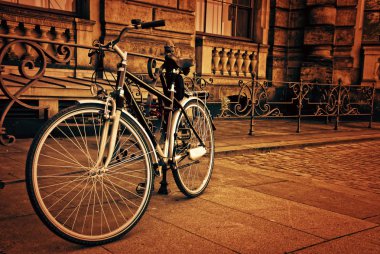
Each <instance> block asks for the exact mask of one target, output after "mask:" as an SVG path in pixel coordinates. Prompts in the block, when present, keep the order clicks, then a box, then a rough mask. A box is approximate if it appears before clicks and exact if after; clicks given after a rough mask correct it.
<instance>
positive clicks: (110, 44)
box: [88, 19, 165, 57]
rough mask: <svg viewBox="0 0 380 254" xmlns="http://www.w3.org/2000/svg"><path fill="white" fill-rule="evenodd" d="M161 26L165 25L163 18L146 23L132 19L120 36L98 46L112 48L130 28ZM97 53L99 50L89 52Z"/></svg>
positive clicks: (90, 54) (91, 53)
mask: <svg viewBox="0 0 380 254" xmlns="http://www.w3.org/2000/svg"><path fill="white" fill-rule="evenodd" d="M160 26H165V20H163V19H162V20H155V21H151V22H144V23H143V22H141V21H140V20H132V24H131V25H127V26H126V27H125V28H123V30H121V31H120V34H119V36H118V37H117V38H116V39H115V40H113V41H110V42H108V43H107V44H104V45H103V44H101V43H99V44H97V45H96V46H97V47H99V48H102V49H112V48H113V47H114V46H115V45H116V44H117V43H119V42H120V40H121V38H122V36H123V34H124V33H125V32H128V30H130V29H147V28H153V27H160ZM94 46H95V45H94ZM95 53H97V51H91V52H89V53H88V56H89V57H91V56H93V55H94V54H95Z"/></svg>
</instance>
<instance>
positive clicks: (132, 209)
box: [27, 105, 152, 244]
mask: <svg viewBox="0 0 380 254" xmlns="http://www.w3.org/2000/svg"><path fill="white" fill-rule="evenodd" d="M102 109H103V108H102V107H101V106H93V107H89V106H83V105H80V106H76V107H74V108H70V109H68V110H65V111H64V112H61V113H60V114H58V115H57V116H56V117H54V118H53V119H52V120H51V121H50V122H49V124H47V126H46V127H45V128H44V129H43V130H42V132H41V133H40V134H39V135H38V136H37V137H36V140H35V141H34V142H33V144H32V147H31V150H30V152H29V156H28V162H27V183H28V185H27V186H28V192H29V196H30V199H31V201H32V204H33V207H34V208H35V210H36V212H37V214H38V215H39V217H40V218H41V219H42V220H43V222H44V223H45V224H46V225H47V226H48V227H49V228H50V229H51V230H53V232H55V233H56V234H58V235H60V236H61V237H63V238H65V239H67V240H70V241H73V242H77V243H81V244H102V243H105V242H108V241H112V240H114V239H116V238H118V237H120V236H121V235H123V234H124V233H126V232H128V231H129V230H130V229H131V228H132V227H133V226H134V225H135V224H136V223H137V221H138V220H139V219H140V217H141V216H142V214H143V213H144V211H145V209H146V206H147V204H148V202H149V198H150V190H151V186H152V170H151V159H150V154H149V152H148V149H147V146H146V144H145V143H144V141H143V138H142V136H141V134H140V133H139V129H138V128H136V127H135V126H133V125H132V124H130V122H129V121H128V119H126V117H125V116H124V117H122V118H121V119H120V127H119V130H118V137H119V138H118V141H117V143H116V148H115V150H114V152H113V157H112V160H111V163H110V164H109V165H108V167H107V168H104V167H103V165H102V164H103V162H104V161H105V156H104V158H98V155H99V147H100V136H101V135H100V134H101V133H102V128H103V126H104V120H103V117H102V114H101V112H102ZM105 154H107V151H106V152H105ZM98 160H100V161H101V163H100V165H98V166H95V165H96V164H97V163H96V162H97V161H98Z"/></svg>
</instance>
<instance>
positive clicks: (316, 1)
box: [306, 0, 336, 6]
mask: <svg viewBox="0 0 380 254" xmlns="http://www.w3.org/2000/svg"><path fill="white" fill-rule="evenodd" d="M335 3H336V0H307V1H306V4H307V5H308V6H311V5H335Z"/></svg>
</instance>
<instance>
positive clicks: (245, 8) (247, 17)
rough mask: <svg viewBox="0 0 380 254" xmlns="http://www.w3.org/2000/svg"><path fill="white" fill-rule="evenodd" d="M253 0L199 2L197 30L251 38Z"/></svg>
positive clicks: (206, 0) (199, 0)
mask: <svg viewBox="0 0 380 254" xmlns="http://www.w3.org/2000/svg"><path fill="white" fill-rule="evenodd" d="M252 2H253V1H252V0H197V4H196V13H195V15H196V29H197V31H200V32H205V33H210V34H220V35H226V36H236V37H246V38H250V37H251V23H252V16H253V15H252V10H253V6H252V4H253V3H252Z"/></svg>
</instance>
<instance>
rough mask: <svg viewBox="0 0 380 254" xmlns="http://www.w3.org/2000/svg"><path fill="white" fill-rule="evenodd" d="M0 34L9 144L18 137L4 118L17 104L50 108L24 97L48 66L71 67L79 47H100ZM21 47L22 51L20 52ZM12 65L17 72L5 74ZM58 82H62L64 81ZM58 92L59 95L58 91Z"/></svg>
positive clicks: (0, 138)
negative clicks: (37, 104) (10, 85)
mask: <svg viewBox="0 0 380 254" xmlns="http://www.w3.org/2000/svg"><path fill="white" fill-rule="evenodd" d="M0 38H1V39H2V40H3V46H2V48H1V51H0V89H1V92H2V94H1V93H0V95H1V96H2V97H3V98H4V97H5V99H8V101H6V100H1V102H2V103H5V105H4V106H3V105H2V107H1V109H2V112H1V118H0V144H3V145H9V144H12V143H13V142H14V141H15V139H16V138H15V136H13V135H11V134H9V133H7V131H6V129H5V127H4V121H5V118H6V116H7V115H8V113H9V111H10V109H11V108H12V106H14V104H19V105H21V106H23V107H25V108H28V109H32V110H44V109H47V107H46V106H35V105H30V104H28V103H27V102H25V100H22V97H23V95H25V94H26V92H27V91H28V90H30V89H31V88H32V87H34V86H35V85H36V84H39V82H40V81H42V80H43V78H44V77H45V73H46V70H47V67H49V65H50V67H54V68H68V65H70V63H71V62H72V60H73V58H75V57H76V54H77V53H76V52H77V49H78V48H81V49H89V50H90V49H92V50H96V49H97V48H96V47H92V46H87V45H78V44H72V43H64V42H55V41H50V40H43V39H37V38H25V37H21V36H11V35H6V34H0ZM17 49H18V52H17V53H16V51H17ZM129 55H132V56H137V57H144V58H148V59H149V60H148V67H149V68H154V67H155V66H153V65H152V63H155V61H156V60H158V61H162V60H163V59H162V58H159V57H154V56H149V55H144V54H138V53H129ZM12 67H17V69H12V70H11V72H12V73H13V74H15V75H13V76H11V77H9V76H7V75H5V74H4V73H5V72H6V69H7V68H8V69H7V71H8V72H9V68H12ZM71 68H72V69H74V70H76V66H71ZM15 72H16V73H15ZM151 73H153V71H152V70H150V71H149V72H148V74H151ZM13 78H15V79H16V80H15V81H14V82H16V83H17V84H18V86H17V87H16V88H15V87H14V86H12V89H10V88H9V81H10V79H13ZM105 84H107V83H105ZM78 85H85V86H86V85H87V86H89V85H88V84H84V83H78ZM58 86H62V84H59V85H58ZM15 89H16V91H15ZM17 89H18V90H17ZM55 96H59V95H58V94H57V95H55ZM73 97H75V95H73Z"/></svg>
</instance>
